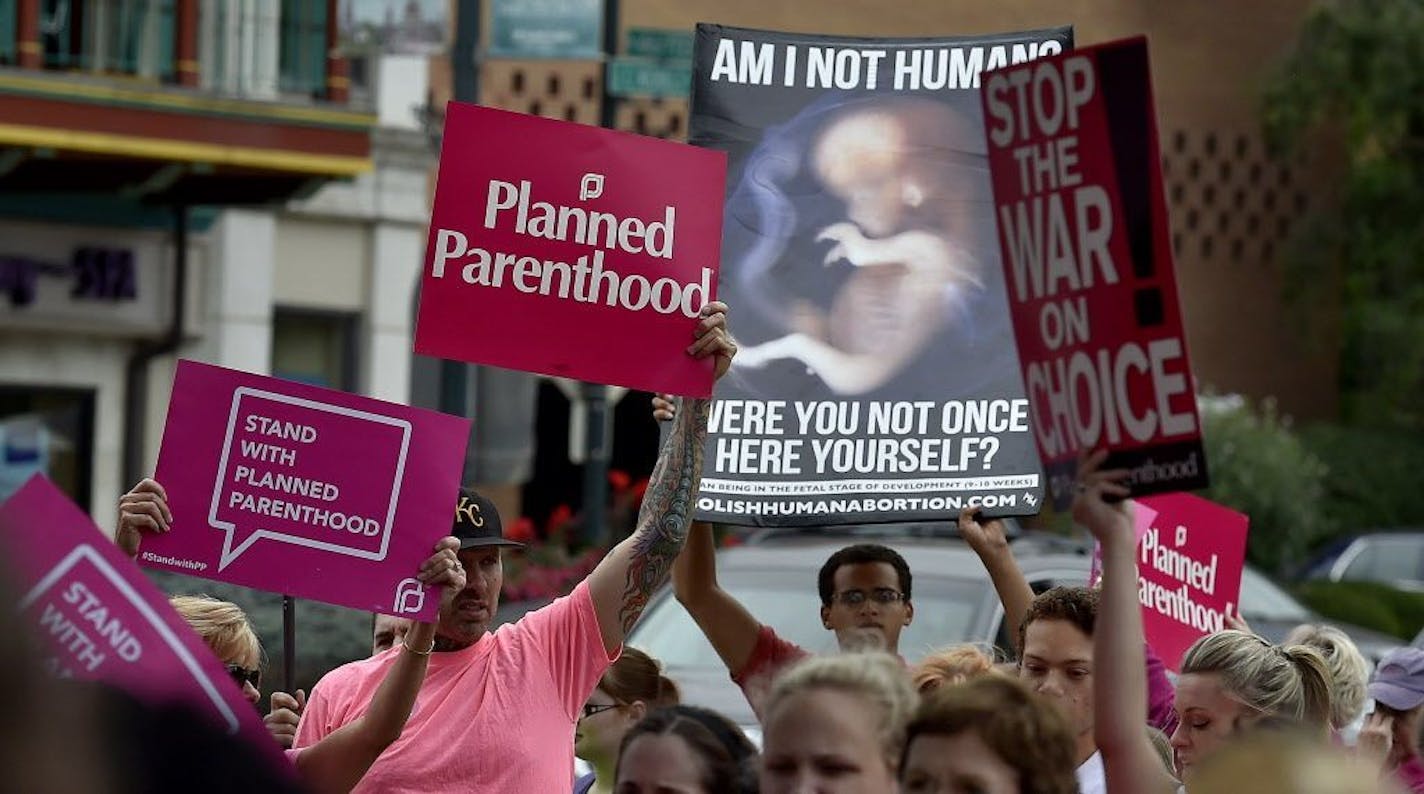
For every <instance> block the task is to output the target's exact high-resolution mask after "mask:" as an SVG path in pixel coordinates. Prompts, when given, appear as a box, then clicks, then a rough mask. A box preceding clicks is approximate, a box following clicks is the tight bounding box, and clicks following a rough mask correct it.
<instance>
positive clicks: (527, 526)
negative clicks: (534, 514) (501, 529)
mask: <svg viewBox="0 0 1424 794" xmlns="http://www.w3.org/2000/svg"><path fill="white" fill-rule="evenodd" d="M534 536H535V533H534V519H532V518H530V517H529V516H520V517H519V520H518V521H516V522H514V526H513V527H511V528H510V530H509V532H507V533H505V537H507V538H509V539H510V540H513V541H517V542H519V543H532V542H534Z"/></svg>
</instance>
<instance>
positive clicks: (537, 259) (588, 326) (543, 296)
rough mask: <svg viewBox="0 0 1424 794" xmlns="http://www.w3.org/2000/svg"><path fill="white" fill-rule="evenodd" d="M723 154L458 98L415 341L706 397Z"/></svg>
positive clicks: (450, 115) (550, 371)
mask: <svg viewBox="0 0 1424 794" xmlns="http://www.w3.org/2000/svg"><path fill="white" fill-rule="evenodd" d="M726 167H727V165H726V155H724V154H723V153H721V152H715V151H711V150H708V149H700V148H697V147H693V146H688V145H685V144H680V143H673V142H670V141H663V140H658V139H656V138H647V137H643V136H639V135H633V134H630V133H626V132H616V131H612V130H605V129H600V128H598V127H590V126H587V125H583V124H574V123H572V122H566V121H555V120H552V119H544V118H539V117H537V116H528V115H524V114H521V113H510V112H507V111H502V110H494V109H491V108H482V107H477V106H475V105H467V104H462V103H458V102H452V103H450V104H449V105H448V106H447V109H446V115H445V133H444V140H443V144H442V147H441V152H440V174H439V181H438V183H437V186H436V189H435V202H434V206H433V208H432V210H431V216H430V238H429V243H428V248H427V253H426V257H425V272H424V275H423V276H422V277H421V286H420V290H421V291H420V312H419V314H418V316H417V318H416V330H415V352H417V353H424V354H426V355H431V356H440V357H442V358H450V359H459V360H462V361H471V362H474V363H477V364H490V365H493V366H498V367H507V368H509V369H518V370H526V371H529V372H538V373H541V374H544V375H555V376H561V377H568V378H577V379H579V380H586V381H593V382H597V383H608V384H614V385H618V386H627V387H630V388H635V389H642V390H645V391H665V392H672V393H675V394H681V395H687V396H697V397H705V396H708V395H710V394H711V392H712V361H711V360H710V359H704V360H695V359H693V358H691V357H689V356H688V355H687V354H686V350H687V347H688V346H689V345H690V344H691V343H692V341H693V336H692V334H693V329H694V328H696V326H697V323H698V312H699V311H700V310H701V308H702V306H703V305H704V304H705V303H707V302H708V301H711V300H713V299H715V297H716V291H717V273H718V262H719V257H720V251H721V244H722V198H723V185H724V182H725V180H726Z"/></svg>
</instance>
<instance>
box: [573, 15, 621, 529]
mask: <svg viewBox="0 0 1424 794" xmlns="http://www.w3.org/2000/svg"><path fill="white" fill-rule="evenodd" d="M618 11H619V0H603V95H602V97H601V98H600V100H599V108H598V124H599V126H601V127H605V128H607V129H613V127H614V125H615V123H616V118H615V115H616V113H617V110H618V107H617V104H616V102H617V100H616V99H615V98H614V97H613V96H612V95H611V94H609V93H608V67H609V64H611V63H612V62H613V58H614V56H615V55H617V54H618V32H619V24H618ZM580 394H581V396H582V397H583V406H584V420H585V421H584V445H585V446H584V461H583V515H584V520H583V537H582V541H583V542H584V544H585V545H605V544H608V543H609V542H610V540H611V538H609V537H608V527H607V521H606V515H605V512H606V511H605V506H606V505H607V502H608V462H609V459H610V458H611V457H612V455H611V452H612V449H611V447H612V439H610V438H609V435H610V434H609V432H608V429H609V428H608V425H609V422H608V389H607V387H605V386H603V385H602V384H599V383H584V384H582V385H581V387H580Z"/></svg>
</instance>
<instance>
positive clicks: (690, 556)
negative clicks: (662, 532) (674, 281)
mask: <svg viewBox="0 0 1424 794" xmlns="http://www.w3.org/2000/svg"><path fill="white" fill-rule="evenodd" d="M714 546H715V543H714V541H713V538H712V527H711V525H709V524H703V523H700V522H699V523H694V524H693V525H692V531H691V532H690V533H689V535H688V538H687V545H686V547H685V548H684V549H683V552H682V554H681V556H679V557H678V558H677V562H676V563H674V565H673V588H674V591H675V592H676V595H677V600H678V602H679V603H681V604H682V605H683V607H684V608H686V609H687V611H688V613H689V614H690V615H692V619H693V620H695V621H697V625H698V627H700V628H701V629H702V633H703V634H705V635H706V636H707V640H708V642H710V643H711V644H712V647H713V648H714V649H716V651H717V655H718V656H720V657H722V661H723V663H725V664H726V665H727V669H728V670H729V671H731V673H732V680H733V681H735V682H736V683H737V686H739V687H741V689H742V694H743V695H745V696H746V698H747V702H748V703H750V704H751V707H752V711H754V712H755V713H756V715H757V718H758V719H761V717H762V710H761V709H762V703H763V701H764V700H765V699H766V696H767V694H768V693H770V691H771V685H772V683H773V682H774V681H775V680H776V677H777V676H778V675H780V674H781V672H782V671H783V670H785V669H786V668H787V667H789V666H791V665H792V664H794V663H796V662H798V661H800V660H801V659H804V658H806V657H808V656H810V655H811V654H810V652H809V651H807V650H806V649H805V648H802V647H801V646H799V645H797V644H796V643H794V642H791V641H790V640H786V639H783V638H782V637H780V636H778V635H777V633H776V630H775V629H773V628H772V627H771V626H767V625H764V624H763V623H761V622H760V621H758V620H757V619H756V618H755V617H753V616H752V613H751V612H748V611H747V608H746V607H744V606H742V604H741V602H739V601H737V599H736V598H734V597H732V595H731V594H730V593H728V592H727V591H726V590H723V589H722V588H720V587H718V586H717V563H716V549H715V548H714ZM816 585H817V589H818V590H819V591H820V595H821V625H822V626H824V627H825V628H826V629H828V630H830V631H833V632H835V635H836V643H837V645H839V646H840V649H841V650H842V651H869V650H878V651H886V652H889V653H893V654H899V652H900V632H901V631H903V630H904V628H905V627H906V626H908V625H910V621H912V620H914V617H915V606H914V604H913V603H912V602H911V601H910V587H911V577H910V566H909V564H908V563H906V562H905V558H904V557H901V556H900V554H899V552H897V551H895V550H894V549H891V548H888V547H886V546H881V545H878V544H874V543H858V544H856V545H854V546H847V547H845V548H843V549H841V550H840V551H837V552H836V553H835V554H832V555H831V557H830V559H828V560H826V563H825V564H824V565H822V566H821V571H820V574H818V576H817V582H816Z"/></svg>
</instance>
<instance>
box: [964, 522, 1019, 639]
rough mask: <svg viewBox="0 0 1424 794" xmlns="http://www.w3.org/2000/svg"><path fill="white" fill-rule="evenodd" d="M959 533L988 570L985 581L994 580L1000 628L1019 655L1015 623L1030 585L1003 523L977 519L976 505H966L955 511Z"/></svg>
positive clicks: (1017, 620)
mask: <svg viewBox="0 0 1424 794" xmlns="http://www.w3.org/2000/svg"><path fill="white" fill-rule="evenodd" d="M959 534H960V536H961V537H963V538H964V540H965V541H966V542H967V543H968V544H969V548H971V549H973V550H974V553H975V554H977V555H979V561H980V562H982V563H983V564H984V570H986V571H988V572H989V581H991V582H993V583H994V592H996V593H998V594H999V603H1001V604H1003V606H1004V631H1005V632H1007V634H1008V637H1009V641H1010V642H1012V643H1014V655H1015V656H1017V655H1020V654H1022V653H1023V649H1022V648H1020V647H1018V644H1019V625H1020V624H1021V623H1023V619H1024V615H1026V614H1028V608H1029V605H1030V604H1032V603H1033V588H1032V587H1029V584H1028V580H1027V579H1025V578H1024V575H1023V571H1021V570H1019V564H1018V561H1017V560H1015V559H1014V552H1013V551H1012V550H1011V549H1010V548H1009V539H1008V536H1007V535H1005V534H1004V522H1003V521H1002V520H1000V519H997V518H991V519H988V520H985V521H980V520H979V516H978V510H977V508H973V507H966V508H964V509H963V510H961V511H960V512H959Z"/></svg>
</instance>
